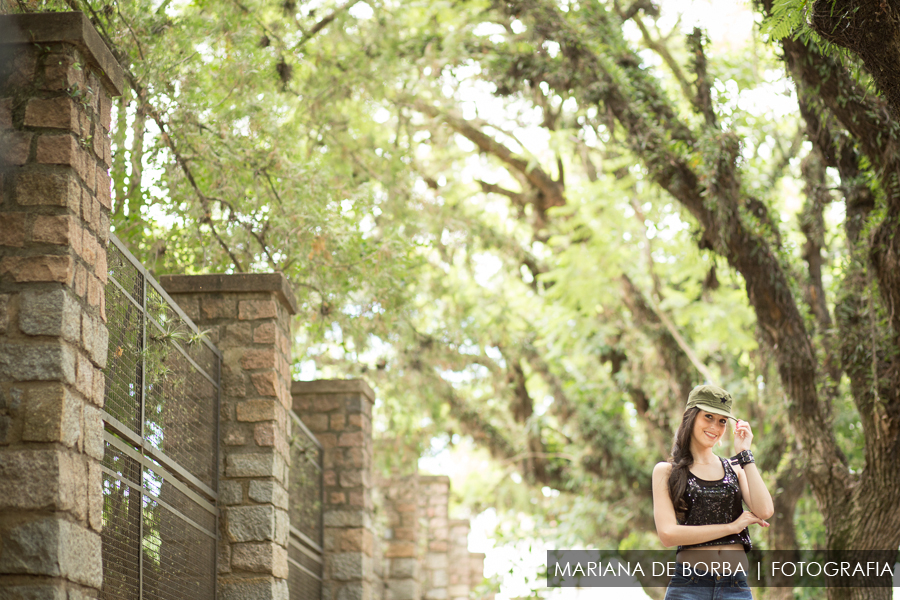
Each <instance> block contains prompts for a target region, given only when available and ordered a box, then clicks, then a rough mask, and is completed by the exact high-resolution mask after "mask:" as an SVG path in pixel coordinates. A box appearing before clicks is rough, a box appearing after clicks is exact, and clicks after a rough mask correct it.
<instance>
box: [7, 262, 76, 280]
mask: <svg viewBox="0 0 900 600" xmlns="http://www.w3.org/2000/svg"><path fill="white" fill-rule="evenodd" d="M73 273H74V271H73V262H72V257H71V256H58V255H44V256H7V257H4V258H3V259H2V260H0V275H6V276H7V277H10V278H11V279H12V280H13V281H17V282H38V281H45V282H56V283H65V284H71V283H72V276H73Z"/></svg>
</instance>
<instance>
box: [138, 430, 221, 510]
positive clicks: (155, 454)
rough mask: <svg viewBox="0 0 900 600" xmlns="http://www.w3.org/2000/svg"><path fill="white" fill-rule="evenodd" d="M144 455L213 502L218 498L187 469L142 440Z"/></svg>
mask: <svg viewBox="0 0 900 600" xmlns="http://www.w3.org/2000/svg"><path fill="white" fill-rule="evenodd" d="M144 453H145V454H146V455H147V456H149V457H150V458H152V459H154V460H156V461H158V462H159V463H161V464H162V465H163V467H164V468H166V469H169V470H171V471H173V472H175V473H177V474H178V475H180V476H181V477H183V478H184V479H186V480H187V481H188V482H189V483H190V484H192V485H194V486H195V487H197V488H198V489H199V490H200V491H201V492H203V493H204V494H206V495H207V496H209V497H210V498H212V499H213V500H215V499H216V498H218V497H219V495H218V494H217V493H216V492H215V490H213V489H212V488H211V487H209V486H208V485H206V484H205V483H203V482H202V481H200V480H199V479H198V478H197V477H196V476H195V475H192V474H191V473H190V472H189V471H188V470H187V469H185V468H184V467H182V466H181V465H180V464H178V463H177V462H176V461H175V460H174V459H172V458H170V457H169V456H167V455H166V454H164V453H162V452H161V451H159V450H157V449H156V448H154V447H153V446H151V445H150V444H149V442H147V440H144ZM198 497H199V496H198Z"/></svg>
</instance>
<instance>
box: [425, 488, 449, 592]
mask: <svg viewBox="0 0 900 600" xmlns="http://www.w3.org/2000/svg"><path fill="white" fill-rule="evenodd" d="M449 502H450V478H449V477H446V476H444V475H427V476H426V475H420V476H419V503H418V504H419V519H420V521H421V524H422V528H423V530H424V535H425V548H424V552H423V553H422V554H421V556H420V564H421V571H422V579H421V580H422V597H423V598H425V600H447V598H448V594H447V585H448V584H449V578H448V572H447V568H448V565H449V561H448V550H449V549H450V528H449V522H448V519H447V516H448V510H449V506H448V505H449Z"/></svg>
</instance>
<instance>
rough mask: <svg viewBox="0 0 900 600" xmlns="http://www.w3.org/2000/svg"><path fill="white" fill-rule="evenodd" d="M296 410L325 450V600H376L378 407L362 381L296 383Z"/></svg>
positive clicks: (294, 391) (370, 390)
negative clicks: (374, 446)
mask: <svg viewBox="0 0 900 600" xmlns="http://www.w3.org/2000/svg"><path fill="white" fill-rule="evenodd" d="M291 391H292V394H293V397H294V411H295V412H296V413H297V416H299V417H300V419H301V420H302V421H303V423H304V424H306V426H307V427H309V429H310V430H311V431H312V432H313V433H314V434H315V435H316V437H317V438H318V440H319V442H320V443H321V444H322V447H323V448H324V457H323V483H324V486H323V487H324V490H323V491H324V501H323V524H324V532H323V538H324V544H323V547H324V550H325V568H324V576H323V582H322V600H374V599H375V597H376V595H377V593H378V592H377V589H378V586H377V583H378V582H377V581H376V578H375V566H374V553H375V550H374V541H375V540H374V524H373V520H372V514H373V511H374V502H373V498H372V483H373V482H372V476H373V474H372V404H373V402H374V399H375V396H374V393H373V392H372V389H371V388H370V387H369V386H368V385H367V384H366V383H365V382H364V381H362V380H359V379H348V380H321V381H311V382H300V381H295V382H294V383H293V386H292V388H291Z"/></svg>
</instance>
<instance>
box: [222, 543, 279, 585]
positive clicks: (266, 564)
mask: <svg viewBox="0 0 900 600" xmlns="http://www.w3.org/2000/svg"><path fill="white" fill-rule="evenodd" d="M231 569H232V571H249V572H251V573H269V574H272V575H274V576H275V577H280V578H282V579H287V576H288V562H287V549H286V548H284V547H283V546H279V545H277V544H273V543H260V542H251V543H246V544H234V545H233V546H232V547H231Z"/></svg>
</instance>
